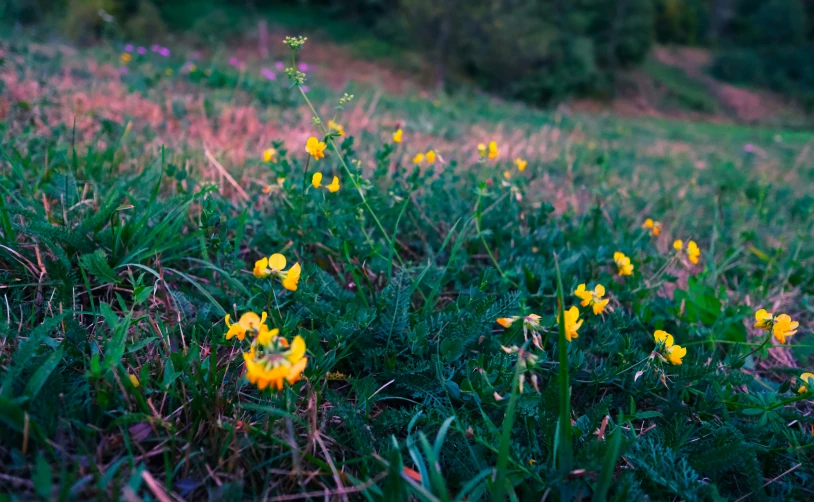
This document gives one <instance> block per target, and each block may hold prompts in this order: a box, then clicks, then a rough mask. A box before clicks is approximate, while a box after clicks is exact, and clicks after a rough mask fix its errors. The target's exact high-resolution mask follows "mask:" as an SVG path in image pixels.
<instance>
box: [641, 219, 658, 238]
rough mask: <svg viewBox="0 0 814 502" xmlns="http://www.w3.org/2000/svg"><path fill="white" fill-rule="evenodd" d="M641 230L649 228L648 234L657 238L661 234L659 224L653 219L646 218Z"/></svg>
mask: <svg viewBox="0 0 814 502" xmlns="http://www.w3.org/2000/svg"><path fill="white" fill-rule="evenodd" d="M642 228H649V229H650V232H651V233H652V234H653V235H655V236H657V237H658V235H659V234H660V233H661V222H659V221H653V218H647V219H646V220H644V223H643V224H642Z"/></svg>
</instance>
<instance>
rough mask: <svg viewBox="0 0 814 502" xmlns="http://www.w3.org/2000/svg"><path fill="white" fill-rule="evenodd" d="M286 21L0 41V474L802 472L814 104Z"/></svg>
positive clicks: (411, 488) (268, 484)
mask: <svg viewBox="0 0 814 502" xmlns="http://www.w3.org/2000/svg"><path fill="white" fill-rule="evenodd" d="M282 38H283V37H282V36H280V37H278V38H273V39H272V41H273V44H272V45H273V47H272V51H273V52H272V55H271V56H270V57H269V58H267V60H258V58H257V57H256V56H254V55H251V54H250V53H249V52H248V51H247V50H245V48H240V47H237V48H235V47H232V48H230V47H227V46H225V45H224V46H218V47H212V48H197V50H196V47H193V46H188V45H183V44H182V43H179V45H178V46H174V47H163V46H153V47H150V46H145V47H140V46H138V45H137V44H130V43H128V42H127V41H116V42H108V43H105V44H100V45H97V46H95V47H90V48H77V47H73V46H68V45H64V44H60V43H56V42H42V41H35V40H31V39H28V38H26V37H25V36H17V37H15V38H10V39H9V38H6V39H2V40H0V296H2V298H0V422H2V424H3V427H2V428H0V490H1V491H2V492H3V494H0V499H2V500H90V499H99V500H111V499H118V498H122V499H125V500H159V501H162V502H164V501H170V500H204V499H211V500H250V499H260V500H276V501H287V500H363V499H364V500H370V501H376V500H382V501H396V500H405V501H406V500H423V501H436V500H438V501H449V500H470V501H474V500H495V501H503V500H506V499H507V498H508V499H509V500H563V501H564V500H585V499H588V498H590V499H591V500H595V501H602V500H616V501H627V500H811V499H812V498H814V489H813V488H812V487H813V486H814V456H812V453H813V452H814V448H812V447H813V446H814V415H812V412H814V406H812V398H814V375H812V374H811V373H809V371H811V372H814V350H812V349H814V338H812V336H811V326H812V314H814V303H812V295H813V294H814V274H812V272H811V270H812V265H814V245H812V239H811V234H812V225H813V224H814V218H812V216H813V215H814V196H812V195H811V187H812V186H814V153H812V152H811V149H812V147H811V145H812V135H811V132H810V131H805V130H791V129H783V128H780V127H771V128H770V127H748V126H741V125H736V124H731V123H704V122H693V121H678V120H668V119H662V118H647V117H639V118H630V117H627V118H626V117H622V116H620V115H615V114H612V113H605V112H602V113H595V114H588V113H584V112H583V113H580V112H573V111H569V110H567V109H564V110H559V111H544V110H538V109H534V108H529V107H526V106H522V105H518V104H513V103H509V102H503V101H499V100H496V99H493V98H490V97H488V96H484V95H479V94H473V93H460V94H443V93H439V92H434V91H431V90H427V89H425V88H422V87H421V86H419V85H418V84H414V83H413V82H412V81H411V80H410V79H409V78H408V76H407V75H405V72H404V70H403V69H402V70H399V69H398V68H392V69H388V68H387V67H386V65H385V64H384V63H377V62H370V61H367V62H365V61H362V60H358V59H355V58H350V57H348V56H347V55H346V54H344V53H343V52H342V51H341V50H339V49H337V48H336V47H333V46H331V45H327V44H324V45H322V46H321V51H320V54H321V56H320V57H321V58H322V59H318V60H315V59H312V58H316V52H315V51H314V49H313V47H314V46H313V42H312V41H311V40H308V41H305V40H303V39H300V38H290V39H289V38H287V43H283V41H282ZM340 68H341V69H342V70H343V71H342V72H340V71H339V69H340ZM348 75H350V76H348ZM315 174H318V176H314V175H315ZM809 377H810V378H811V381H810V383H809V382H807V379H808V378H809Z"/></svg>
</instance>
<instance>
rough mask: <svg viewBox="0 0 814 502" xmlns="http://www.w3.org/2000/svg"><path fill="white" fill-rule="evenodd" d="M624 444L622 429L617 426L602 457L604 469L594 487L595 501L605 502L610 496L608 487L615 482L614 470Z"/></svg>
mask: <svg viewBox="0 0 814 502" xmlns="http://www.w3.org/2000/svg"><path fill="white" fill-rule="evenodd" d="M621 445H622V430H621V429H620V428H619V427H617V428H616V429H614V431H613V432H612V433H611V436H610V441H608V449H607V450H605V457H604V458H603V459H602V471H601V472H600V473H599V481H598V482H597V484H596V488H595V489H594V496H593V498H592V499H591V500H592V501H593V502H605V500H606V498H607V496H608V489H609V488H610V485H611V483H612V482H613V471H614V469H615V468H616V461H617V460H619V450H620V448H621Z"/></svg>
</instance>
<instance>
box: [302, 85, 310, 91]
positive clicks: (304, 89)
mask: <svg viewBox="0 0 814 502" xmlns="http://www.w3.org/2000/svg"><path fill="white" fill-rule="evenodd" d="M301 89H302V92H308V89H310V87H308V86H307V85H304V86H302V87H301Z"/></svg>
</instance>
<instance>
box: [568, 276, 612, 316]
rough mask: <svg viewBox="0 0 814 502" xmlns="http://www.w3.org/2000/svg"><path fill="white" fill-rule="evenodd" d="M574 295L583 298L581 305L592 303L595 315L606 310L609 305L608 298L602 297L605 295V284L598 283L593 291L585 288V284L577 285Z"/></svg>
mask: <svg viewBox="0 0 814 502" xmlns="http://www.w3.org/2000/svg"><path fill="white" fill-rule="evenodd" d="M574 295H576V296H577V297H578V298H580V299H581V300H582V302H581V303H580V305H582V306H583V307H587V306H588V305H590V306H591V307H592V308H593V311H594V315H599V314H601V313H602V312H604V311H605V307H606V306H607V305H608V299H607V298H606V299H604V300H603V299H602V297H603V296H605V286H603V285H601V284H597V285H596V287H595V288H594V290H593V291H590V290H587V289H585V284H580V285H579V286H577V289H576V291H574Z"/></svg>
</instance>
